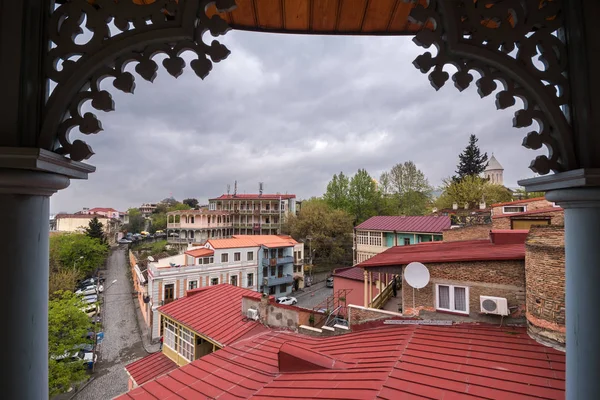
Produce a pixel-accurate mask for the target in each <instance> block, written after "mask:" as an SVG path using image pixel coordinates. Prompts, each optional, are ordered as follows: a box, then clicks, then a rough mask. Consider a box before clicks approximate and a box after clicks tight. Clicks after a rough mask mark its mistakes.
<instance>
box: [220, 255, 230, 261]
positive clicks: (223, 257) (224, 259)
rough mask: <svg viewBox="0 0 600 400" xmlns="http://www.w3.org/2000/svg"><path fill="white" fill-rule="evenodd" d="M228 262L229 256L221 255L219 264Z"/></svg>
mask: <svg viewBox="0 0 600 400" xmlns="http://www.w3.org/2000/svg"><path fill="white" fill-rule="evenodd" d="M228 261H229V254H227V253H223V254H221V262H222V263H224V262H228Z"/></svg>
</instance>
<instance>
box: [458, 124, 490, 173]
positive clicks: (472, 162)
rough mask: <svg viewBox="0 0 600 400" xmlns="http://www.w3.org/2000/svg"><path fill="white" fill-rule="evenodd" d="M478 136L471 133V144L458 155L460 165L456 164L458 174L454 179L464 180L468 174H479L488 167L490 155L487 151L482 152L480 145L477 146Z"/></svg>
mask: <svg viewBox="0 0 600 400" xmlns="http://www.w3.org/2000/svg"><path fill="white" fill-rule="evenodd" d="M478 140H479V139H477V136H475V135H471V136H470V137H469V144H468V145H467V147H466V148H465V149H464V150H463V152H462V153H461V154H459V155H458V159H459V162H458V165H457V166H456V168H457V170H456V174H457V175H456V176H455V177H454V180H462V179H464V178H465V177H466V176H479V175H480V174H481V173H482V172H483V171H485V167H487V161H488V156H487V153H483V154H481V151H480V150H479V146H477V141H478Z"/></svg>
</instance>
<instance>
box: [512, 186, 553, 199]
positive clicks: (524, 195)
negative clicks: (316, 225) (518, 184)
mask: <svg viewBox="0 0 600 400" xmlns="http://www.w3.org/2000/svg"><path fill="white" fill-rule="evenodd" d="M545 195H546V193H544V192H527V191H525V188H518V189H516V190H515V191H514V193H513V197H515V198H519V199H534V198H536V197H544V196H545Z"/></svg>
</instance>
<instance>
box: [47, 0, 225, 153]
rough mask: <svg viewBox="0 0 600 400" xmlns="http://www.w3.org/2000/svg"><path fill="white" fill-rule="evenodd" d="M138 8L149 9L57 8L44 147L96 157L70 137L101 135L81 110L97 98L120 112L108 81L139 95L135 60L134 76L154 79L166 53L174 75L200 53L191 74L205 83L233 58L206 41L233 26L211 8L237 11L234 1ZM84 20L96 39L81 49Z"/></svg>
mask: <svg viewBox="0 0 600 400" xmlns="http://www.w3.org/2000/svg"><path fill="white" fill-rule="evenodd" d="M137 3H142V4H136V2H133V1H132V0H120V1H119V0H70V1H65V2H64V4H62V5H60V6H58V7H57V8H56V9H55V10H53V12H52V15H51V17H50V20H49V39H50V41H51V43H52V48H51V49H50V50H49V51H48V54H47V57H46V64H45V66H44V68H45V72H46V76H47V77H48V78H49V79H50V80H51V81H52V82H54V83H55V84H56V87H55V88H54V90H53V91H52V94H51V95H50V97H49V98H48V101H47V103H46V106H45V109H44V116H43V122H42V129H41V133H40V135H39V139H38V146H39V147H41V148H44V149H47V150H51V151H54V152H56V153H59V154H62V155H65V156H66V155H68V156H69V157H70V158H71V159H72V160H75V161H81V160H85V159H88V158H89V157H91V156H92V155H93V154H94V153H93V151H92V149H91V148H90V146H88V145H87V144H86V143H85V142H84V141H82V140H74V141H73V142H71V141H70V140H69V132H70V131H71V130H72V129H73V128H75V127H78V128H79V130H80V132H81V133H84V134H88V135H89V134H94V133H98V132H99V131H101V130H102V124H101V123H100V121H99V120H98V118H97V117H96V115H95V114H94V113H91V112H87V113H85V114H83V115H81V106H82V104H83V103H84V102H86V101H91V106H92V107H93V108H94V109H96V110H102V111H112V110H113V109H114V102H113V99H112V96H111V94H110V93H109V92H108V91H107V90H100V82H101V81H102V80H103V79H104V78H107V77H113V78H115V79H114V80H113V86H114V87H115V88H116V89H118V90H121V91H123V92H126V93H133V90H134V88H135V78H134V76H133V74H131V73H129V72H126V71H125V67H126V66H127V64H129V63H130V62H137V65H136V66H135V71H136V72H137V73H138V74H139V75H140V76H141V77H142V78H144V79H146V80H147V81H150V82H152V81H153V80H154V78H155V77H156V73H157V70H158V65H157V64H156V62H155V61H154V60H152V57H154V56H155V55H156V54H159V53H164V54H167V55H168V56H169V58H166V59H165V60H163V66H164V67H165V68H166V70H167V71H168V72H169V74H171V75H173V76H174V77H178V76H179V75H181V73H182V71H183V68H184V67H185V61H184V60H183V59H182V58H181V57H180V55H181V53H182V52H184V51H187V50H189V51H192V52H194V53H195V54H196V55H197V59H195V60H193V61H192V62H191V63H190V64H191V67H192V69H193V70H194V72H195V73H196V74H197V75H198V76H199V77H200V78H202V79H204V78H205V77H206V76H207V75H208V74H209V72H210V70H211V69H212V63H213V62H219V61H221V60H224V59H225V58H227V56H228V55H229V53H230V51H229V50H228V49H227V48H226V47H225V46H224V45H222V44H220V43H219V42H217V41H216V40H213V41H212V42H211V44H210V45H208V44H206V43H204V42H203V40H202V36H203V34H204V33H205V32H207V31H210V33H211V34H212V35H213V36H219V35H223V34H225V33H226V32H227V31H228V30H229V29H230V28H229V26H228V25H227V23H226V22H225V21H224V20H223V19H222V18H221V17H219V16H218V15H213V16H212V17H211V18H209V17H208V16H207V15H206V9H207V8H208V6H209V5H211V4H215V5H216V8H217V10H218V11H230V10H232V9H233V8H235V0H156V1H143V2H139V1H138V2H137ZM144 3H150V4H144ZM84 18H85V20H86V21H85V26H86V28H87V29H88V30H89V31H91V32H92V37H91V39H90V40H89V41H88V42H86V43H85V44H77V43H76V42H75V37H76V36H77V35H79V34H81V33H83V30H82V28H81V25H82V23H83V21H84ZM111 22H113V23H114V27H116V28H117V30H118V32H117V33H116V34H114V35H111V32H110V28H109V26H110V23H111ZM209 57H210V60H209ZM211 60H212V62H211ZM59 64H61V66H60V68H59Z"/></svg>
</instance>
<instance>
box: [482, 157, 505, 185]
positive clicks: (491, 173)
mask: <svg viewBox="0 0 600 400" xmlns="http://www.w3.org/2000/svg"><path fill="white" fill-rule="evenodd" d="M483 176H484V178H486V179H489V180H490V183H493V184H494V185H504V168H503V167H502V165H500V163H499V162H498V160H496V157H494V155H493V154H492V157H491V158H490V161H488V165H487V167H485V171H483Z"/></svg>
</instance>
